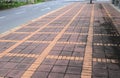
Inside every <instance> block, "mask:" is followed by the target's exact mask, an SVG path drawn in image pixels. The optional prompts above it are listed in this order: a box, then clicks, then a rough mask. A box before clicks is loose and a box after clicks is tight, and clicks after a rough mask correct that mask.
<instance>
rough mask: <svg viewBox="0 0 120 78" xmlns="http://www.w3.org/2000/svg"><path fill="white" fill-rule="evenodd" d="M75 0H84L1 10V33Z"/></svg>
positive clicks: (55, 1)
mask: <svg viewBox="0 0 120 78" xmlns="http://www.w3.org/2000/svg"><path fill="white" fill-rule="evenodd" d="M74 1H82V0H54V1H48V2H43V3H39V4H31V5H25V6H21V7H18V8H13V9H8V10H3V11H0V34H1V33H4V32H6V31H9V30H10V29H13V28H14V27H17V26H20V25H22V24H25V23H27V22H29V21H30V20H33V19H35V18H38V17H40V16H42V15H44V14H46V13H48V12H50V11H53V10H55V9H58V8H60V7H62V6H65V5H68V4H70V3H72V2H74Z"/></svg>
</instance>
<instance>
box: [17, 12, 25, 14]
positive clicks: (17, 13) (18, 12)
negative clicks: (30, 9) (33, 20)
mask: <svg viewBox="0 0 120 78" xmlns="http://www.w3.org/2000/svg"><path fill="white" fill-rule="evenodd" d="M24 12H25V11H21V12H17V13H15V14H22V13H24Z"/></svg>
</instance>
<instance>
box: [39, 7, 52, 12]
mask: <svg viewBox="0 0 120 78" xmlns="http://www.w3.org/2000/svg"><path fill="white" fill-rule="evenodd" d="M50 9H51V8H50V7H47V8H44V9H41V11H45V10H50Z"/></svg>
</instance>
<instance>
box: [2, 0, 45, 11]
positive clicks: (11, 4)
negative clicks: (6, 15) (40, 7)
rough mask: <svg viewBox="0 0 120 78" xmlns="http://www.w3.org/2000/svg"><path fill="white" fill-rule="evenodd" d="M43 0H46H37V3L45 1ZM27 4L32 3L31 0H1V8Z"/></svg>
mask: <svg viewBox="0 0 120 78" xmlns="http://www.w3.org/2000/svg"><path fill="white" fill-rule="evenodd" d="M43 1H44V0H36V1H35V3H40V2H43ZM26 4H31V2H16V1H12V2H5V1H1V2H0V10H3V9H8V8H14V7H19V6H23V5H26Z"/></svg>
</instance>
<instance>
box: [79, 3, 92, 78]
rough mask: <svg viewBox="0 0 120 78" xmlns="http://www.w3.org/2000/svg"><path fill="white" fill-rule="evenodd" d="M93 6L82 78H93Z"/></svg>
mask: <svg viewBox="0 0 120 78" xmlns="http://www.w3.org/2000/svg"><path fill="white" fill-rule="evenodd" d="M91 6H92V11H91V17H90V26H89V31H88V38H87V44H86V48H85V55H84V61H83V68H82V73H81V78H91V77H92V42H93V41H92V40H93V23H94V4H92V5H91Z"/></svg>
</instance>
